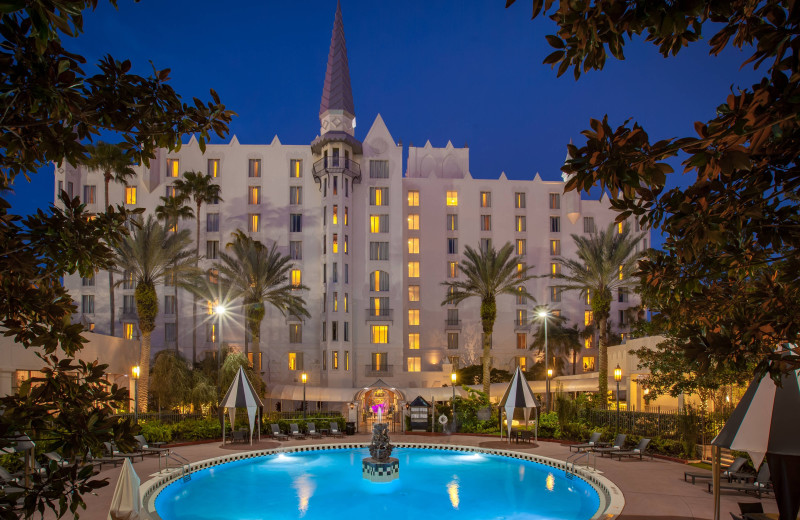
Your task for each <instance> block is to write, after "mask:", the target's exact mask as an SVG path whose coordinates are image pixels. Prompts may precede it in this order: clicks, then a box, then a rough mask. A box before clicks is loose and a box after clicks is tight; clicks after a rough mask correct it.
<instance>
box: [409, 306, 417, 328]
mask: <svg viewBox="0 0 800 520" xmlns="http://www.w3.org/2000/svg"><path fill="white" fill-rule="evenodd" d="M408 324H409V325H419V309H409V310H408Z"/></svg>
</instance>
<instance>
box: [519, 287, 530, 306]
mask: <svg viewBox="0 0 800 520" xmlns="http://www.w3.org/2000/svg"><path fill="white" fill-rule="evenodd" d="M527 303H528V297H527V296H525V287H523V286H521V285H520V286H519V287H517V305H527Z"/></svg>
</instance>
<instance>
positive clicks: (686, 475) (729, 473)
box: [683, 457, 747, 484]
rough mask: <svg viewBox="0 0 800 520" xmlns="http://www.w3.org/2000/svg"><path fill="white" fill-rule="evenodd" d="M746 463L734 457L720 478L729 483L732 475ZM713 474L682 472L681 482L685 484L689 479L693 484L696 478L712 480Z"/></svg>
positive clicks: (707, 472) (708, 472)
mask: <svg viewBox="0 0 800 520" xmlns="http://www.w3.org/2000/svg"><path fill="white" fill-rule="evenodd" d="M746 462H747V459H746V458H744V457H736V459H735V460H734V461H733V462H732V463H731V465H730V466H728V467H727V468H725V469H723V470H722V478H724V479H727V480H728V482H730V481H731V479H732V475H733V474H734V473H738V472H739V470H740V469H742V466H744V464H745V463H746ZM713 476H714V474H713V473H712V472H710V471H703V472H699V471H684V472H683V480H684V481H685V482H689V478H691V479H692V484H694V482H695V479H698V478H712V477H713Z"/></svg>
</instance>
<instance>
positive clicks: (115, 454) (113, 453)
mask: <svg viewBox="0 0 800 520" xmlns="http://www.w3.org/2000/svg"><path fill="white" fill-rule="evenodd" d="M103 446H105V447H106V453H107V454H108V455H109V456H110V457H111V458H121V459H131V462H134V460H135V459H136V457H141V460H144V455H145V454H144V453H142V452H141V451H137V452H131V453H123V452H121V451H119V450H118V449H117V445H116V444H114V443H111V442H104V443H103Z"/></svg>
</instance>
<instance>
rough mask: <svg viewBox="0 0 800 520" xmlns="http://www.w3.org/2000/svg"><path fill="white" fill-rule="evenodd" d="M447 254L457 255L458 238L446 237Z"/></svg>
mask: <svg viewBox="0 0 800 520" xmlns="http://www.w3.org/2000/svg"><path fill="white" fill-rule="evenodd" d="M447 254H448V255H457V254H458V239H457V238H448V239H447Z"/></svg>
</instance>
